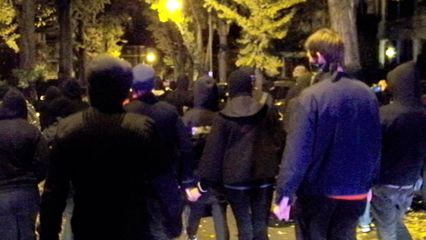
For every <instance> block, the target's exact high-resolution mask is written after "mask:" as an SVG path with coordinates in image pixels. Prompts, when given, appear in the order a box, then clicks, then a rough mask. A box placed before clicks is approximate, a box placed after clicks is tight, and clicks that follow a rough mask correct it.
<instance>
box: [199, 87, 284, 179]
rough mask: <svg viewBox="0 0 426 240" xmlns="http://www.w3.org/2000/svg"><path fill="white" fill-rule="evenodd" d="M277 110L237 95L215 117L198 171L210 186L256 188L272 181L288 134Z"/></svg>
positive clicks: (249, 97) (251, 98)
mask: <svg viewBox="0 0 426 240" xmlns="http://www.w3.org/2000/svg"><path fill="white" fill-rule="evenodd" d="M281 133H282V126H281V123H280V122H279V120H278V114H277V111H276V110H275V109H273V108H269V107H268V106H267V105H266V104H259V103H258V102H257V101H256V100H255V99H254V98H253V97H251V96H243V95H240V96H236V97H234V98H232V99H231V100H229V101H228V103H227V105H226V107H225V108H224V109H223V110H222V111H221V112H220V114H218V115H217V116H216V117H215V118H214V120H213V126H212V130H211V133H210V135H209V136H208V138H207V142H206V146H205V148H204V152H203V156H202V158H201V161H200V164H199V167H198V171H199V175H200V177H201V179H202V181H203V182H204V183H205V184H206V185H224V186H226V187H253V186H260V185H262V184H265V183H272V182H273V180H274V177H275V175H276V174H277V171H278V165H279V161H280V153H281V150H282V142H283V141H284V137H283V135H282V134H281Z"/></svg>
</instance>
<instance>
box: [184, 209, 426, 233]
mask: <svg viewBox="0 0 426 240" xmlns="http://www.w3.org/2000/svg"><path fill="white" fill-rule="evenodd" d="M228 221H229V226H230V232H231V240H236V239H237V229H236V226H235V221H234V218H233V216H232V213H231V211H229V210H228ZM406 223H407V226H408V228H409V230H410V233H411V234H412V235H413V240H426V212H425V211H420V212H411V213H409V214H408V215H407V218H406ZM211 239H215V235H214V230H213V223H212V220H211V218H204V219H203V220H202V222H201V224H200V228H199V234H198V240H211ZM269 239H270V240H295V237H294V225H290V226H287V227H281V228H269ZM357 239H358V240H374V239H377V237H376V233H375V231H374V228H373V231H372V232H370V233H361V232H358V236H357ZM179 240H186V237H185V236H182V237H181V238H179Z"/></svg>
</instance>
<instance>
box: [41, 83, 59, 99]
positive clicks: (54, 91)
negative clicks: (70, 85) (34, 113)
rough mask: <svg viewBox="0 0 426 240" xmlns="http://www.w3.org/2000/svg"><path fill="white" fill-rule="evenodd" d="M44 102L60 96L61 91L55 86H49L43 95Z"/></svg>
mask: <svg viewBox="0 0 426 240" xmlns="http://www.w3.org/2000/svg"><path fill="white" fill-rule="evenodd" d="M44 95H45V98H44V100H46V101H50V100H53V99H55V98H57V97H60V96H61V95H62V92H61V89H59V88H58V87H56V86H49V87H48V88H47V89H46V92H45V93H44Z"/></svg>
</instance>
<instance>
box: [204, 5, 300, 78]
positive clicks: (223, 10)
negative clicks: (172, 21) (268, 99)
mask: <svg viewBox="0 0 426 240" xmlns="http://www.w3.org/2000/svg"><path fill="white" fill-rule="evenodd" d="M302 2H305V0H286V1H278V0H228V2H227V3H226V2H224V1H220V0H205V6H206V7H207V8H208V9H209V10H210V9H214V10H216V11H217V12H218V15H219V18H222V19H224V20H227V21H228V22H233V23H235V24H237V25H238V26H240V27H241V28H242V32H241V37H240V38H239V39H238V42H239V43H240V44H241V45H242V47H241V48H240V51H239V55H238V60H237V62H236V65H237V66H248V67H253V68H255V69H256V70H257V73H258V74H259V73H260V72H265V73H267V74H268V75H271V76H273V75H277V74H278V73H279V72H278V68H279V67H281V66H282V64H283V63H282V61H281V60H280V59H279V58H278V57H277V56H273V55H271V54H270V53H269V51H268V50H269V47H270V42H271V40H272V39H282V38H284V37H285V36H286V34H287V30H288V27H289V24H290V21H291V19H292V17H293V15H294V13H295V11H296V8H295V6H297V4H299V3H302Z"/></svg>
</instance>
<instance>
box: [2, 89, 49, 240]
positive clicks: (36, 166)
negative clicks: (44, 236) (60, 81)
mask: <svg viewBox="0 0 426 240" xmlns="http://www.w3.org/2000/svg"><path fill="white" fill-rule="evenodd" d="M0 102H1V103H0V239H7V240H35V239H36V235H35V222H36V216H37V213H38V211H39V204H40V196H39V191H38V187H37V184H38V183H39V182H41V181H42V180H43V179H44V178H45V177H46V172H47V160H48V148H47V143H46V141H45V139H44V138H43V137H42V135H41V132H40V130H38V129H37V128H36V127H35V126H33V125H31V124H30V123H29V122H28V121H27V115H28V110H27V105H26V101H25V98H24V96H23V95H22V93H21V92H19V91H18V90H17V89H14V88H9V90H8V91H7V92H6V94H5V95H4V96H3V98H2V99H0Z"/></svg>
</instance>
